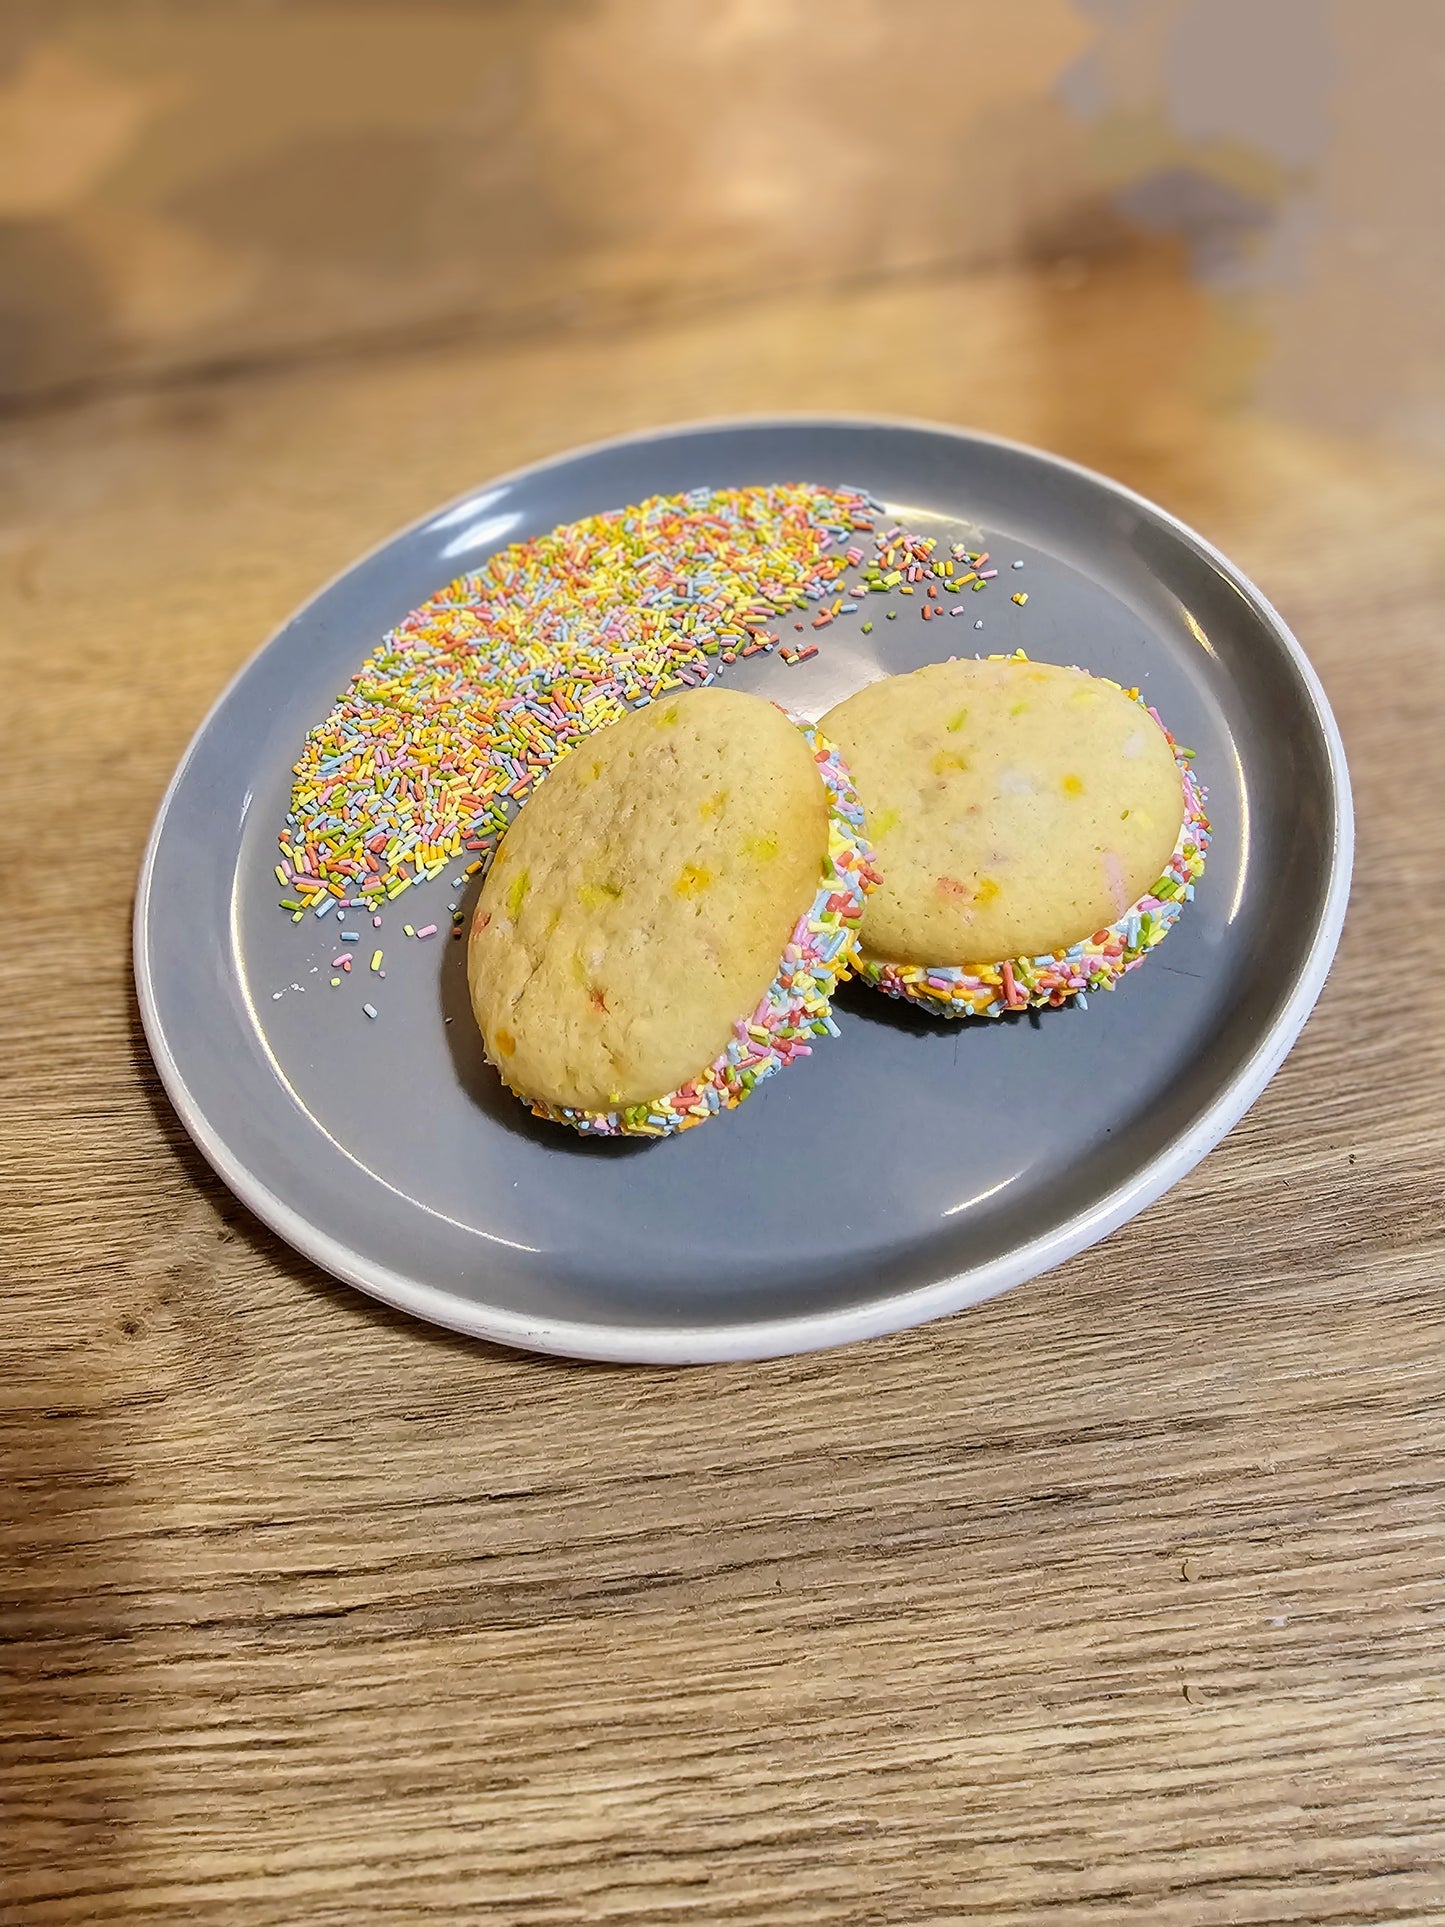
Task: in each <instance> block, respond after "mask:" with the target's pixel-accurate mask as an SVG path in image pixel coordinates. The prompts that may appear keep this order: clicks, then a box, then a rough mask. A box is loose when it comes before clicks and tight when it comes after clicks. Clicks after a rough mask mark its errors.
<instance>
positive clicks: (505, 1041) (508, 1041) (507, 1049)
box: [497, 1030, 517, 1057]
mask: <svg viewBox="0 0 1445 1927" xmlns="http://www.w3.org/2000/svg"><path fill="white" fill-rule="evenodd" d="M516 1048H517V1040H516V1038H515V1037H514V1036H513V1035H512V1033H511V1032H510V1031H509V1030H499V1031H498V1032H497V1049H498V1050H499V1051H500V1052H501V1053H502V1055H503V1057H510V1056H511V1055H512V1053H513V1052H514V1051H515V1050H516Z"/></svg>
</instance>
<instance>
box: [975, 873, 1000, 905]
mask: <svg viewBox="0 0 1445 1927" xmlns="http://www.w3.org/2000/svg"><path fill="white" fill-rule="evenodd" d="M997 895H998V884H997V882H996V881H995V880H994V878H993V877H980V878H979V880H978V882H977V884H976V885H975V886H974V892H973V900H974V902H975V903H978V904H984V903H992V902H993V900H994V898H995V897H996V896H997Z"/></svg>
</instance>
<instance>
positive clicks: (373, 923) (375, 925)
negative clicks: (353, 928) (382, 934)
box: [371, 917, 381, 930]
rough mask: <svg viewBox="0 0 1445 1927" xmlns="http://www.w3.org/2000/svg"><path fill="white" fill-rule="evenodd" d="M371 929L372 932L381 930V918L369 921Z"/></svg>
mask: <svg viewBox="0 0 1445 1927" xmlns="http://www.w3.org/2000/svg"><path fill="white" fill-rule="evenodd" d="M371 927H372V929H373V930H380V928H381V918H380V917H373V918H372V919H371Z"/></svg>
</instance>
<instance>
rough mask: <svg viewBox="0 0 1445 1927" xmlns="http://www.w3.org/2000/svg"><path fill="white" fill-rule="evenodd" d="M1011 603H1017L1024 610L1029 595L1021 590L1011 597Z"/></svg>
mask: <svg viewBox="0 0 1445 1927" xmlns="http://www.w3.org/2000/svg"><path fill="white" fill-rule="evenodd" d="M1009 601H1010V602H1016V603H1017V604H1018V605H1019V607H1020V608H1021V609H1022V607H1023V606H1024V604H1025V603H1026V602H1027V601H1028V595H1027V594H1026V592H1025V591H1024V590H1023V589H1020V590H1019V592H1018V594H1017V595H1011V596H1010V597H1009Z"/></svg>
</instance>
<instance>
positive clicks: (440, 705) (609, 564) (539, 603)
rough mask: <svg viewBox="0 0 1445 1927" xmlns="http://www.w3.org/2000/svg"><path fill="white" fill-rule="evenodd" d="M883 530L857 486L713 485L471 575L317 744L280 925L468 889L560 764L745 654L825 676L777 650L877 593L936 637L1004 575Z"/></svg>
mask: <svg viewBox="0 0 1445 1927" xmlns="http://www.w3.org/2000/svg"><path fill="white" fill-rule="evenodd" d="M882 512H883V511H882V505H881V503H879V502H877V501H875V500H874V499H873V498H872V497H871V496H869V495H868V494H867V493H865V492H864V491H862V490H860V489H853V488H826V487H822V486H820V485H817V484H814V483H809V482H788V483H779V484H774V485H769V486H762V487H754V488H735V489H709V488H698V489H693V490H691V491H690V492H689V493H687V494H685V495H657V496H653V497H651V498H650V499H649V500H647V501H645V502H642V503H639V504H637V505H636V506H634V507H629V508H622V509H616V510H610V511H608V512H607V513H605V514H601V515H593V516H588V517H586V518H585V519H584V520H582V521H579V522H570V523H566V524H564V525H563V526H562V527H559V528H555V529H553V530H551V531H550V533H548V534H547V535H543V536H537V537H534V538H533V539H531V540H529V541H526V542H517V543H513V544H512V545H511V546H510V547H509V548H506V549H503V550H500V551H499V552H498V553H497V554H496V555H493V556H490V557H489V558H488V559H487V560H486V561H485V562H484V563H483V564H482V566H481V568H480V569H478V570H476V571H475V572H474V573H473V574H470V575H464V576H460V577H458V578H457V580H456V581H455V582H452V583H450V584H449V585H448V586H447V587H446V588H445V589H442V590H440V591H439V592H438V593H437V594H436V595H434V596H432V597H431V598H430V599H429V600H428V601H427V602H424V603H423V604H422V605H421V607H420V608H418V609H415V610H413V611H412V613H411V614H410V615H409V616H407V617H406V619H405V620H404V621H403V622H401V623H399V624H398V625H397V627H396V628H395V629H393V630H391V631H390V633H389V634H388V635H387V636H385V637H384V638H383V640H382V642H381V643H380V644H379V645H378V646H377V648H376V649H374V650H373V651H372V653H371V655H370V656H369V657H368V658H367V660H366V661H365V662H364V663H363V664H362V666H361V668H360V670H359V671H358V672H357V674H356V675H355V676H354V677H353V678H352V680H351V683H350V684H349V685H348V687H347V689H346V690H345V692H344V693H343V694H342V695H341V696H340V697H339V698H338V699H337V702H336V704H335V706H334V707H333V708H332V710H331V713H330V714H329V715H328V716H327V717H326V719H325V721H324V722H322V723H320V724H318V725H317V726H316V727H315V728H314V729H313V730H311V732H310V733H309V735H308V736H307V738H306V741H305V744H304V745H303V748H302V751H301V755H300V758H299V759H298V761H297V762H296V764H295V766H294V771H293V774H294V778H295V781H294V783H293V786H292V794H291V809H290V811H289V813H288V815H287V818H286V822H285V825H284V827H283V828H282V830H281V832H280V835H279V837H278V842H279V845H280V858H281V860H280V862H279V863H277V864H276V866H275V874H276V880H277V882H278V883H279V884H280V885H281V888H282V890H283V891H284V892H285V893H286V894H285V895H284V896H283V897H282V899H281V906H282V908H283V909H284V910H285V911H287V913H288V914H289V915H290V916H291V920H292V921H293V923H294V922H299V921H300V920H301V919H302V918H303V917H304V915H305V914H306V912H307V911H308V910H310V911H312V913H313V914H314V915H316V916H318V917H324V916H326V915H327V914H328V913H329V911H330V910H331V908H332V906H333V904H339V905H340V906H341V907H342V908H355V909H367V910H373V911H374V910H377V909H379V908H381V907H383V906H384V905H385V904H386V903H387V902H390V901H392V900H393V899H395V898H397V897H399V896H400V895H402V893H403V892H404V891H406V890H408V889H409V888H410V887H411V886H412V884H414V883H419V882H422V881H425V880H429V879H431V878H434V877H438V876H440V875H441V874H442V873H443V871H445V870H446V869H447V868H449V867H451V866H453V865H455V864H456V862H457V859H458V857H459V856H460V857H466V856H471V857H474V858H475V859H476V862H475V863H473V864H470V865H468V869H467V873H468V874H469V875H470V874H473V873H474V872H475V870H476V869H477V868H478V867H484V866H485V864H486V862H487V861H489V860H490V857H491V854H492V851H493V850H494V848H495V846H496V843H497V841H498V839H499V837H500V835H501V833H502V831H503V830H505V828H506V826H507V823H508V821H509V820H510V817H511V814H512V812H513V811H514V810H515V808H516V807H517V806H518V804H519V803H520V801H521V799H522V798H523V797H524V796H525V795H526V794H527V792H528V791H529V789H530V788H531V786H532V785H533V784H534V783H535V782H536V781H537V780H538V779H539V778H540V777H542V776H543V775H545V774H546V772H547V770H548V769H550V768H551V766H552V764H553V763H555V762H556V761H557V759H558V757H559V756H562V755H564V754H565V753H566V751H567V750H568V749H570V748H571V747H572V746H573V745H574V744H575V743H576V742H578V741H579V740H580V739H581V738H582V737H583V736H584V735H586V734H588V733H589V732H590V731H591V730H593V729H597V728H599V727H601V726H602V725H603V724H605V723H610V722H615V721H617V720H618V718H619V717H620V716H622V715H624V714H626V712H627V710H628V709H629V708H630V707H640V706H642V705H643V704H645V703H648V702H651V701H653V700H654V699H655V698H656V697H657V696H659V695H661V694H663V693H664V692H665V691H667V690H672V689H679V688H688V687H696V686H698V685H700V684H703V683H707V682H711V681H712V680H713V678H714V677H715V676H716V675H717V673H718V671H719V669H720V668H722V667H724V666H726V665H729V664H731V663H735V662H737V661H738V660H739V659H745V658H747V657H749V656H754V655H758V654H766V653H771V652H772V651H773V650H778V652H779V656H780V659H781V660H782V661H783V662H786V663H788V664H790V665H791V664H799V663H805V662H808V661H811V660H812V659H813V658H814V657H815V656H816V655H817V654H818V652H819V645H818V643H817V642H816V641H812V640H808V641H805V642H798V643H792V642H790V643H789V644H787V646H785V647H780V644H781V640H782V639H781V636H780V635H779V634H778V628H779V627H780V626H781V625H782V624H783V623H784V622H785V621H786V619H787V618H789V617H790V616H793V615H795V614H797V613H799V612H801V613H803V614H805V615H807V614H809V612H811V627H812V629H813V630H814V631H816V632H818V633H819V634H821V633H822V632H823V631H825V630H827V629H828V628H830V627H831V626H832V624H833V622H834V621H835V620H836V618H837V617H838V616H840V615H849V614H853V613H854V612H856V611H857V609H858V608H859V605H860V599H861V598H863V597H865V596H868V595H878V594H882V595H890V594H893V593H895V592H896V593H898V594H900V595H906V596H915V597H917V596H919V594H920V591H921V592H922V599H921V601H920V602H919V603H918V605H917V606H918V607H919V612H920V614H921V616H922V617H923V619H924V620H925V621H931V620H932V619H933V618H934V617H935V616H939V615H942V614H943V613H944V612H945V607H946V606H947V599H948V598H949V597H950V596H953V595H956V594H957V593H958V592H959V591H961V590H962V589H963V588H965V587H967V588H970V589H972V590H973V591H974V592H975V593H977V592H978V591H980V590H982V589H984V588H986V587H987V584H988V581H989V579H990V578H991V577H993V576H994V575H996V574H997V570H995V569H990V568H987V567H985V565H986V564H987V562H988V559H989V558H988V554H987V552H976V551H973V550H970V549H968V548H966V547H965V546H964V545H963V544H962V543H955V544H954V545H953V546H952V548H951V550H950V552H949V553H948V554H947V555H946V556H940V555H938V554H937V548H938V544H937V543H936V542H935V541H934V540H933V539H931V538H929V537H920V536H914V535H910V534H908V533H907V532H906V531H905V530H903V529H902V528H899V527H892V528H887V529H884V530H882V531H879V530H878V529H877V520H878V517H879V516H880V515H881V514H882ZM870 551H871V553H870ZM850 574H853V575H855V576H856V577H857V580H855V581H854V582H852V583H851V584H849V583H848V581H847V580H846V578H847V577H848V576H849V575H850ZM940 598H941V599H940ZM958 607H961V605H958ZM958 607H955V608H954V609H953V610H952V611H951V613H955V614H956V613H957V612H958ZM887 613H888V616H889V617H890V619H892V618H895V617H896V616H897V614H898V611H897V610H896V609H889V610H888V612H887ZM794 628H795V630H802V629H804V628H805V625H804V623H803V622H801V621H799V622H795V624H794ZM871 628H872V623H871V621H868V622H864V624H863V631H864V633H865V634H867V633H868V632H869V631H870V630H871ZM373 921H374V922H375V923H376V925H377V927H378V928H379V927H380V919H379V918H374V919H373ZM347 934H348V939H349V933H347Z"/></svg>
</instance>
